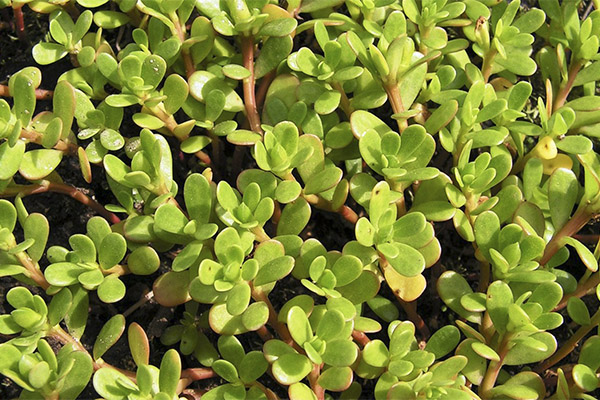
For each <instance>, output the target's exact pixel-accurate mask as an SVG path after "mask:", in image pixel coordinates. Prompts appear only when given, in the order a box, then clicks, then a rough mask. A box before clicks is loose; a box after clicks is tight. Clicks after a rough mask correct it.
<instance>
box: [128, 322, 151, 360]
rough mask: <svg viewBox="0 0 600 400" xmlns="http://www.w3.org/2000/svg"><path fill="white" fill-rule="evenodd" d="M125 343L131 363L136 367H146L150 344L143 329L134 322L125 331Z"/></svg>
mask: <svg viewBox="0 0 600 400" xmlns="http://www.w3.org/2000/svg"><path fill="white" fill-rule="evenodd" d="M127 341H128V342H129V351H130V352H131V356H132V357H133V361H134V362H135V363H136V365H137V366H138V367H140V366H142V365H148V363H149V359H150V344H149V342H148V336H147V335H146V332H145V331H144V329H143V328H142V327H141V326H140V325H139V324H138V323H136V322H134V323H132V324H131V325H129V328H128V329H127Z"/></svg>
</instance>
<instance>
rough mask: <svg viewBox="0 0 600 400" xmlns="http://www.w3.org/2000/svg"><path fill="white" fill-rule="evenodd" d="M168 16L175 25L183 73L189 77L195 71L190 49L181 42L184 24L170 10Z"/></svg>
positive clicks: (183, 40)
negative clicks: (179, 44) (179, 43)
mask: <svg viewBox="0 0 600 400" xmlns="http://www.w3.org/2000/svg"><path fill="white" fill-rule="evenodd" d="M169 17H170V18H171V21H173V25H175V30H176V31H177V36H178V37H179V42H181V44H182V47H181V57H182V58H183V64H184V65H185V73H186V75H187V77H188V78H189V77H190V76H192V74H193V73H194V72H196V67H195V66H194V61H193V60H192V56H191V54H190V49H189V48H186V47H185V46H183V42H185V39H186V32H185V24H182V23H180V22H179V17H178V16H177V13H176V12H172V13H171V14H170V15H169Z"/></svg>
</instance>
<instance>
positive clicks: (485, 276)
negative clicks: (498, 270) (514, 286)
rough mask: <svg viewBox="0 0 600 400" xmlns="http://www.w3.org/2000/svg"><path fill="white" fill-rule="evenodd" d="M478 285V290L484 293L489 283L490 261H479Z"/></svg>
mask: <svg viewBox="0 0 600 400" xmlns="http://www.w3.org/2000/svg"><path fill="white" fill-rule="evenodd" d="M479 271H480V273H479V287H478V289H477V291H478V292H482V293H486V292H487V288H488V285H489V284H490V276H491V268H490V263H489V262H487V261H480V262H479Z"/></svg>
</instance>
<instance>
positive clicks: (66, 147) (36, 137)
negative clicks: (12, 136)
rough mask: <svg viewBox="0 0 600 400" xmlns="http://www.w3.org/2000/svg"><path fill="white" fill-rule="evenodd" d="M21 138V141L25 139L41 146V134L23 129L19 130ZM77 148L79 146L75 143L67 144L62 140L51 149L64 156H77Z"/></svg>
mask: <svg viewBox="0 0 600 400" xmlns="http://www.w3.org/2000/svg"><path fill="white" fill-rule="evenodd" d="M21 138H22V139H26V140H28V141H29V142H31V143H35V144H39V145H41V144H42V134H41V133H39V132H36V131H28V130H25V129H22V130H21ZM78 148H79V146H77V145H76V144H75V143H68V142H65V141H64V140H62V139H61V140H59V141H58V142H56V144H55V145H54V147H53V149H55V150H60V151H62V152H63V153H65V154H77V149H78Z"/></svg>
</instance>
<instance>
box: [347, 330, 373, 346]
mask: <svg viewBox="0 0 600 400" xmlns="http://www.w3.org/2000/svg"><path fill="white" fill-rule="evenodd" d="M352 339H354V341H355V342H356V343H358V344H359V345H360V347H365V346H366V345H367V344H368V343H369V342H370V341H371V339H369V337H368V336H367V335H366V334H365V333H364V332H361V331H357V330H356V329H355V330H353V331H352Z"/></svg>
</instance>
